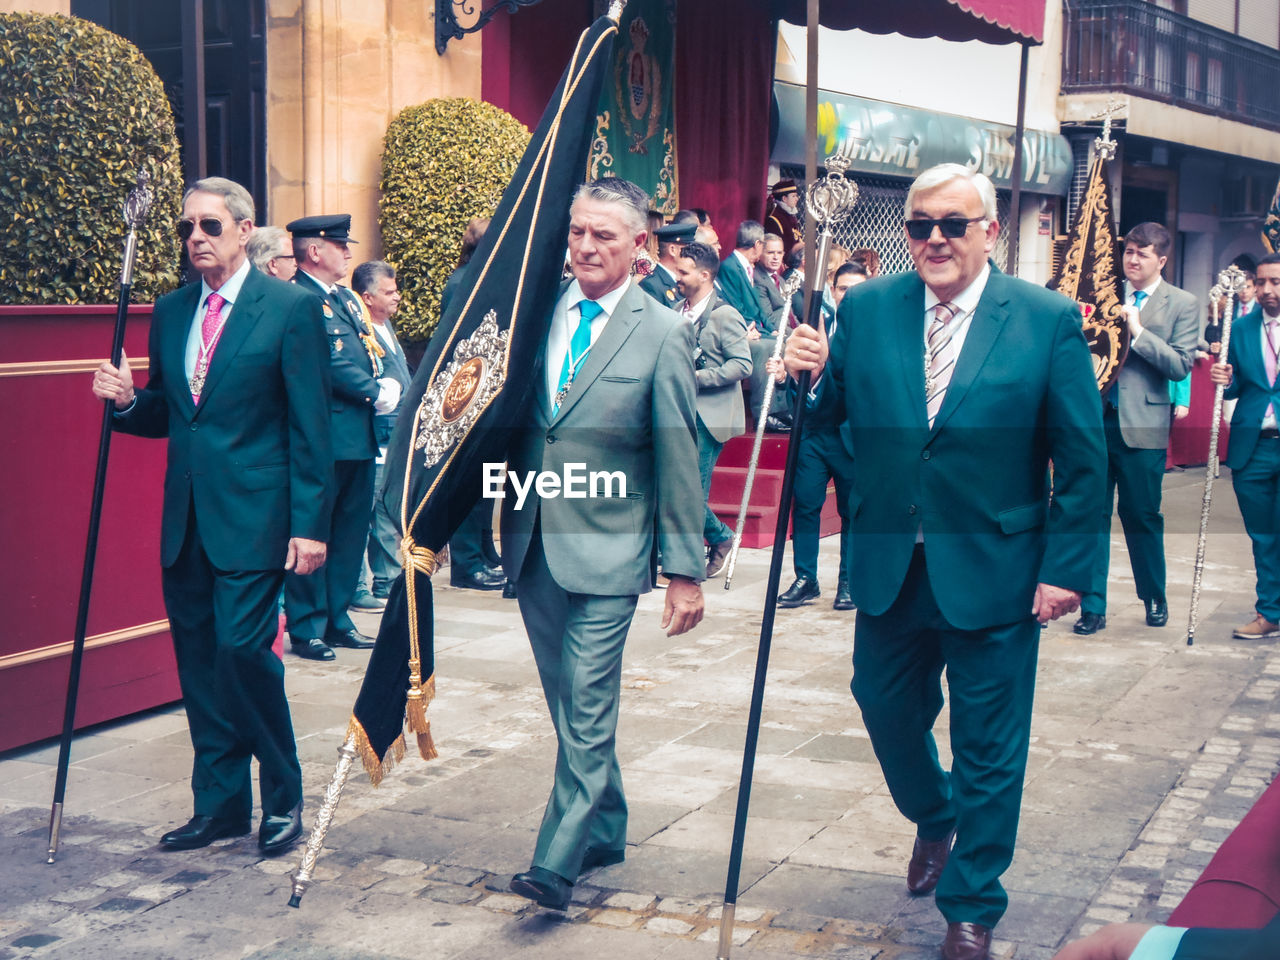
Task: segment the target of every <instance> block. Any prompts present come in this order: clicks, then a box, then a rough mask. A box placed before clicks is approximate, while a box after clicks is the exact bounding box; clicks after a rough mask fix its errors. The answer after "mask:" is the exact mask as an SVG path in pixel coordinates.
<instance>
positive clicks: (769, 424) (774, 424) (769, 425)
mask: <svg viewBox="0 0 1280 960" xmlns="http://www.w3.org/2000/svg"><path fill="white" fill-rule="evenodd" d="M764 428H765V430H767V431H768V432H769V433H790V432H791V424H789V423H785V422H784V421H782V420H779V419H778V418H777V417H767V418H765V421H764Z"/></svg>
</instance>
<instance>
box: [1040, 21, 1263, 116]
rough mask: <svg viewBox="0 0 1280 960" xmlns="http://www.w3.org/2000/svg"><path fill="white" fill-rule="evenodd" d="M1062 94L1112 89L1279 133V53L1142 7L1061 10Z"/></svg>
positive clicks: (1198, 24)
mask: <svg viewBox="0 0 1280 960" xmlns="http://www.w3.org/2000/svg"><path fill="white" fill-rule="evenodd" d="M1064 25H1065V38H1064V42H1063V46H1062V91H1063V93H1088V92H1092V91H1101V90H1115V91H1120V92H1124V93H1129V94H1132V95H1133V96H1138V97H1144V98H1146V99H1149V100H1159V101H1162V102H1165V103H1171V104H1175V105H1177V106H1179V107H1186V108H1188V109H1190V110H1198V111H1201V112H1203V113H1210V114H1213V115H1214V116H1219V117H1226V118H1229V119H1231V120H1239V121H1241V122H1243V123H1249V124H1254V125H1257V126H1264V127H1269V128H1271V129H1273V130H1280V51H1277V50H1274V49H1272V48H1270V47H1266V46H1264V45H1262V44H1260V43H1254V42H1253V41H1251V40H1245V39H1243V38H1241V37H1238V36H1236V35H1235V34H1232V33H1227V32H1226V31H1224V30H1219V29H1217V28H1216V27H1210V26H1207V25H1206V24H1203V23H1200V22H1199V21H1196V20H1192V19H1191V18H1189V17H1184V16H1181V15H1180V14H1176V13H1173V12H1171V11H1169V10H1164V9H1162V8H1160V7H1158V6H1156V5H1155V4H1154V3H1151V2H1148V0H1068V2H1066V3H1065V4H1064Z"/></svg>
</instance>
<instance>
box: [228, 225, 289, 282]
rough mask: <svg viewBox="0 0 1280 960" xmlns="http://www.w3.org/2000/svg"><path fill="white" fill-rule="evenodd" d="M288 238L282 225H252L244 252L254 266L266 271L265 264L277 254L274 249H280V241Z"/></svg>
mask: <svg viewBox="0 0 1280 960" xmlns="http://www.w3.org/2000/svg"><path fill="white" fill-rule="evenodd" d="M232 216H234V214H232ZM288 238H289V235H288V234H287V233H285V232H284V227H254V228H253V232H252V233H250V234H249V243H248V245H247V246H246V247H245V253H247V254H248V255H249V259H250V260H251V261H253V265H254V266H255V267H257V268H258V269H259V270H261V271H262V272H263V273H266V272H267V264H268V263H270V262H271V261H272V260H274V259H275V258H276V257H277V256H279V254H278V253H276V251H277V250H279V249H280V241H281V240H287V239H288Z"/></svg>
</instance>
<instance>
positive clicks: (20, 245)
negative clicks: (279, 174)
mask: <svg viewBox="0 0 1280 960" xmlns="http://www.w3.org/2000/svg"><path fill="white" fill-rule="evenodd" d="M0 76H3V77H4V92H3V94H0V142H3V143H4V149H3V150H0V225H2V228H0V303H38V304H55V303H112V302H114V301H115V300H116V298H117V295H118V290H119V287H118V284H119V280H120V257H121V254H122V252H123V247H124V244H123V240H124V235H125V231H126V226H125V223H124V216H123V213H122V212H121V211H122V210H123V207H124V202H125V199H126V198H127V197H128V195H129V190H130V189H131V188H132V187H133V185H134V183H135V181H136V179H137V174H138V168H139V167H140V166H144V165H145V166H146V168H147V170H148V171H149V172H150V174H151V185H152V190H153V191H154V193H155V199H154V201H153V203H152V206H151V213H150V216H149V217H148V218H147V222H146V223H145V224H144V225H143V227H142V228H141V230H140V231H139V236H138V261H137V267H136V269H135V273H134V281H133V290H134V293H133V299H134V300H135V301H138V302H146V301H150V300H154V299H155V298H156V297H158V296H159V295H160V294H162V293H165V292H167V291H168V290H171V289H173V287H174V286H176V285H177V282H178V256H179V247H178V238H177V235H176V234H175V232H174V223H175V221H176V220H177V218H178V216H179V212H180V207H179V204H180V202H181V195H182V172H181V167H180V165H179V162H178V141H177V137H176V136H175V135H174V127H173V113H172V111H171V110H170V108H169V101H168V99H167V98H166V97H165V93H164V87H163V85H162V84H161V83H160V78H159V77H157V76H156V72H155V70H154V69H152V67H151V64H150V63H149V62H148V61H147V59H146V58H145V57H143V55H142V54H141V53H140V52H139V51H138V48H137V47H135V46H134V45H133V44H131V43H129V42H128V41H126V40H124V39H122V38H121V37H118V36H117V35H116V34H114V33H111V32H110V31H109V30H105V29H103V28H102V27H99V26H97V25H96V24H93V23H90V22H89V21H87V20H80V19H77V18H74V17H64V16H61V15H59V14H52V15H45V14H32V13H0Z"/></svg>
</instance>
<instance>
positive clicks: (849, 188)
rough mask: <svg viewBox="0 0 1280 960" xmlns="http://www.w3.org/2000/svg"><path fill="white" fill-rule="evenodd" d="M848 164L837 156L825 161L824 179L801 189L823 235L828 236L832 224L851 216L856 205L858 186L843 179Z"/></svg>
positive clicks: (843, 158) (846, 178) (844, 159)
mask: <svg viewBox="0 0 1280 960" xmlns="http://www.w3.org/2000/svg"><path fill="white" fill-rule="evenodd" d="M851 163H852V161H851V160H850V159H849V158H848V157H843V156H840V155H839V154H837V155H835V156H831V157H827V164H826V166H827V175H826V176H825V177H822V178H820V179H819V180H817V181H815V182H814V183H811V184H809V186H808V187H807V188H806V189H805V200H806V202H807V203H808V206H809V209H810V210H811V211H812V212H813V218H814V220H816V221H817V222H818V226H819V228H820V229H821V230H822V232H823V233H826V234H830V233H831V226H832V224H834V223H836V222H837V221H840V220H843V219H844V218H845V217H847V216H848V215H849V214H850V213H852V212H853V207H854V205H855V204H856V203H857V202H858V185H857V184H856V183H855V182H854V181H853V180H851V179H849V178H848V177H846V176H845V175H844V172H845V171H846V170H848V169H849V167H850V165H851Z"/></svg>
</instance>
